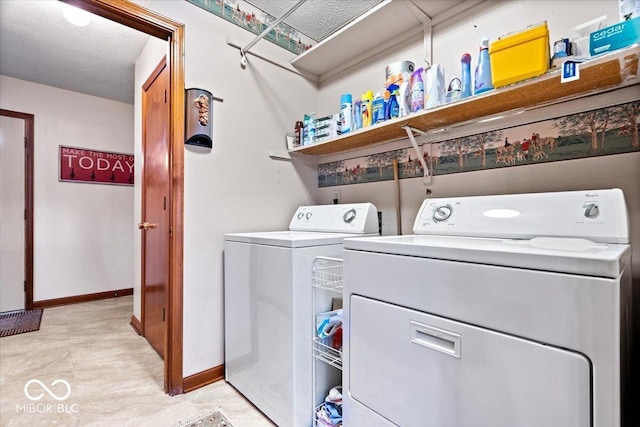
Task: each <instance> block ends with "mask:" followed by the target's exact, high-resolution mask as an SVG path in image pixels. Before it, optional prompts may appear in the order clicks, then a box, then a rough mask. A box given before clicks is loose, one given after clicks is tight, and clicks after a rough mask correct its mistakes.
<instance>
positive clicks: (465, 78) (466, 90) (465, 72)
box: [460, 53, 472, 98]
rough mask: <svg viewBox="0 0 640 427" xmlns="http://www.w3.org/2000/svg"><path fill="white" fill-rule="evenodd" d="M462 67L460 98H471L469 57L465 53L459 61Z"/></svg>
mask: <svg viewBox="0 0 640 427" xmlns="http://www.w3.org/2000/svg"><path fill="white" fill-rule="evenodd" d="M460 63H461V65H462V92H461V93H460V98H466V97H468V96H471V95H472V94H471V55H469V54H468V53H465V54H464V55H462V59H460Z"/></svg>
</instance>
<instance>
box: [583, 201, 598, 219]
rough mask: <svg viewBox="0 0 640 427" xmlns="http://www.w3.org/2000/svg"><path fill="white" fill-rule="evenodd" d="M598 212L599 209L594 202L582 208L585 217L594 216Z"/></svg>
mask: <svg viewBox="0 0 640 427" xmlns="http://www.w3.org/2000/svg"><path fill="white" fill-rule="evenodd" d="M599 214H600V209H599V208H598V205H596V204H595V203H589V204H588V205H587V207H586V208H585V210H584V216H586V217H587V218H596V217H597V216H598V215H599Z"/></svg>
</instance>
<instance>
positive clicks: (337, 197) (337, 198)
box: [333, 190, 340, 205]
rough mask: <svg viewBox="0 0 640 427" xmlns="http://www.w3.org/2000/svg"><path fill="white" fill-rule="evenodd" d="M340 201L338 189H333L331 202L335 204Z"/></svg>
mask: <svg viewBox="0 0 640 427" xmlns="http://www.w3.org/2000/svg"><path fill="white" fill-rule="evenodd" d="M339 203H340V190H333V204H334V205H337V204H339Z"/></svg>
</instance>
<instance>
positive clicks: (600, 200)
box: [413, 189, 629, 243]
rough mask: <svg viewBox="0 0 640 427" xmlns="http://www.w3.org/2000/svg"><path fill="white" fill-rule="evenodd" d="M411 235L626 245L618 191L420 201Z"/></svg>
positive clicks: (626, 230) (626, 223)
mask: <svg viewBox="0 0 640 427" xmlns="http://www.w3.org/2000/svg"><path fill="white" fill-rule="evenodd" d="M413 231H414V233H415V234H441V235H451V236H469V237H496V238H513V239H531V238H535V237H540V236H544V237H577V238H585V239H590V240H592V241H594V242H601V243H628V242H629V219H628V214H627V208H626V204H625V200H624V194H623V193H622V191H621V190H619V189H608V190H594V191H565V192H556V193H531V194H507V195H494V196H472V197H452V198H439V199H426V200H425V201H424V202H423V203H422V206H421V207H420V211H419V212H418V216H417V218H416V221H415V223H414V226H413Z"/></svg>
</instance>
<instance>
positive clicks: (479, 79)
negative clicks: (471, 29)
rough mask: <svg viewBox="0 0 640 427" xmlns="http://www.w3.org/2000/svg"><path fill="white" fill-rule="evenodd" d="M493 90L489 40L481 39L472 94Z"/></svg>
mask: <svg viewBox="0 0 640 427" xmlns="http://www.w3.org/2000/svg"><path fill="white" fill-rule="evenodd" d="M491 89H493V83H492V82H491V62H490V59H489V39H488V38H487V37H483V38H482V44H481V45H480V55H479V56H478V64H477V65H476V73H475V78H474V87H473V93H474V94H476V95H477V94H479V93H482V92H486V91H488V90H491Z"/></svg>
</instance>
